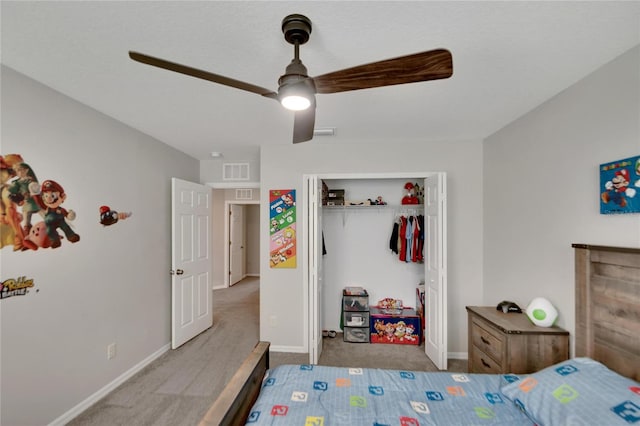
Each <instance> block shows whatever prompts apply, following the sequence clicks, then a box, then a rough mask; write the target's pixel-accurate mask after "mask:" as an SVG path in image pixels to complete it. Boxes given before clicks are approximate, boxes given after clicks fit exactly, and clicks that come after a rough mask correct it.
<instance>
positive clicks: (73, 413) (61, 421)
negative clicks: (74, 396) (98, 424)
mask: <svg viewBox="0 0 640 426" xmlns="http://www.w3.org/2000/svg"><path fill="white" fill-rule="evenodd" d="M170 348H171V344H170V343H167V344H166V345H164V346H163V347H161V348H160V349H158V350H157V351H155V352H154V353H152V354H151V355H149V356H148V357H146V358H145V359H143V360H142V361H140V362H139V363H137V364H136V365H134V366H133V367H131V368H130V369H129V370H127V371H125V372H124V373H123V374H121V375H120V376H118V377H117V378H116V379H115V380H113V381H112V382H111V383H109V384H108V385H106V386H105V387H103V388H102V389H100V390H98V391H97V392H95V393H94V394H93V395H91V396H89V397H88V398H87V399H85V400H84V401H82V402H81V403H80V404H78V405H76V406H75V407H73V408H72V409H71V410H69V411H67V412H66V413H64V414H63V415H61V416H60V417H58V418H57V419H55V420H54V421H52V422H51V423H49V426H62V425H65V424H67V423H69V422H70V421H71V420H73V419H74V418H76V417H77V416H78V415H79V414H80V413H82V412H83V411H84V410H86V409H87V408H89V407H91V406H92V405H93V404H95V403H96V402H98V401H99V400H100V399H101V398H103V397H105V396H106V395H107V394H108V393H109V392H111V391H112V390H114V389H115V388H117V387H118V386H120V385H121V384H122V383H124V382H125V381H126V380H127V379H129V378H131V377H132V376H133V375H134V374H136V373H137V372H138V371H140V370H142V369H143V368H144V367H146V366H147V365H149V364H151V363H152V362H153V361H155V360H156V359H157V358H158V357H160V355H162V354H163V353H165V352H167V351H168V350H169V349H170Z"/></svg>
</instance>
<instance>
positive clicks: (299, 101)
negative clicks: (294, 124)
mask: <svg viewBox="0 0 640 426" xmlns="http://www.w3.org/2000/svg"><path fill="white" fill-rule="evenodd" d="M280 103H281V104H282V106H283V107H285V108H286V109H290V110H291V111H303V110H305V109H307V108H309V107H310V106H311V101H310V100H309V99H307V98H305V97H304V96H298V95H290V96H285V97H283V98H282V100H281V101H280Z"/></svg>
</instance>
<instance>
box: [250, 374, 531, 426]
mask: <svg viewBox="0 0 640 426" xmlns="http://www.w3.org/2000/svg"><path fill="white" fill-rule="evenodd" d="M509 380H510V376H509V375H507V376H503V375H488V374H464V373H458V374H456V373H447V372H432V373H426V372H415V371H401V370H381V369H362V368H341V367H325V366H318V365H283V366H279V367H276V368H274V369H271V370H269V372H268V375H267V377H265V380H264V383H263V388H262V391H261V393H260V396H259V398H258V400H257V401H256V403H255V405H254V407H253V408H252V411H251V413H250V415H249V418H248V421H247V425H252V426H253V425H290V426H294V425H301V426H312V425H313V426H332V425H349V426H357V425H367V426H372V425H373V426H376V425H379V426H381V425H401V426H417V425H446V426H455V425H465V426H473V425H505V426H506V425H509V426H514V425H533V423H532V422H531V421H530V420H529V419H528V418H527V417H526V416H525V415H524V414H523V413H522V411H520V410H519V409H518V408H517V407H516V406H515V405H514V404H513V403H512V402H511V401H509V400H508V399H507V398H506V397H505V396H504V395H503V394H502V393H501V392H500V388H501V386H503V385H505V384H506V383H508V381H509Z"/></svg>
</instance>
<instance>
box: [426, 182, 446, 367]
mask: <svg viewBox="0 0 640 426" xmlns="http://www.w3.org/2000/svg"><path fill="white" fill-rule="evenodd" d="M424 198H425V225H424V226H425V238H426V240H427V242H426V243H425V251H426V253H425V310H426V318H425V319H426V329H425V345H424V347H425V353H426V354H427V356H428V357H429V358H430V359H431V361H433V363H434V364H435V365H436V366H437V367H438V368H439V369H441V370H445V369H446V368H447V247H446V241H447V238H446V229H447V228H446V218H447V209H446V174H444V173H438V174H435V175H433V176H432V177H429V178H428V179H426V180H425V193H424Z"/></svg>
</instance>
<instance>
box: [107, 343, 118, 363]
mask: <svg viewBox="0 0 640 426" xmlns="http://www.w3.org/2000/svg"><path fill="white" fill-rule="evenodd" d="M115 357H116V344H115V343H111V344H110V345H108V346H107V359H113V358H115Z"/></svg>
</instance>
